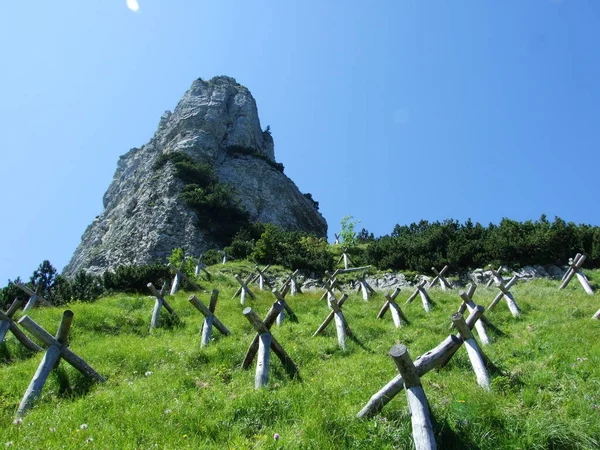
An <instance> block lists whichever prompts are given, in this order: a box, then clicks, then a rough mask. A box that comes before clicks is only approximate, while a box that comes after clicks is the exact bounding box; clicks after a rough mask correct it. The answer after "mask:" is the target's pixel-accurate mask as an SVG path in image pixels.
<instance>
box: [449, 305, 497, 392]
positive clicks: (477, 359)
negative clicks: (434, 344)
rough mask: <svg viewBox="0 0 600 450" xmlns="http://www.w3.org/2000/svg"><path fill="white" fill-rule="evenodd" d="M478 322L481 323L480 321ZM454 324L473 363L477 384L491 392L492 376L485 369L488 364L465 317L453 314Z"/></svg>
mask: <svg viewBox="0 0 600 450" xmlns="http://www.w3.org/2000/svg"><path fill="white" fill-rule="evenodd" d="M482 313H483V312H482ZM477 322H480V320H478V321H477ZM477 322H476V323H477ZM452 323H453V324H454V326H455V327H456V329H457V330H458V333H459V335H460V337H461V339H462V340H463V342H464V344H465V347H466V349H467V354H468V355H469V360H470V361H471V367H473V371H474V372H475V376H476V377H477V384H478V385H479V386H480V387H482V388H483V389H485V390H486V391H489V390H490V376H489V375H488V371H487V369H486V367H485V366H486V364H485V362H484V357H483V352H482V351H481V349H480V348H479V346H478V345H477V341H475V338H474V337H473V333H471V329H470V328H469V326H468V325H467V323H466V322H465V318H464V317H463V315H462V314H461V313H458V312H457V313H454V314H452Z"/></svg>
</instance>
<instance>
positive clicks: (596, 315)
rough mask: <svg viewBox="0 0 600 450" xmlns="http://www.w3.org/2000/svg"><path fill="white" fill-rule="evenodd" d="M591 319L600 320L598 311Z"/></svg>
mask: <svg viewBox="0 0 600 450" xmlns="http://www.w3.org/2000/svg"><path fill="white" fill-rule="evenodd" d="M592 319H600V309H599V310H598V311H596V314H594V315H593V316H592Z"/></svg>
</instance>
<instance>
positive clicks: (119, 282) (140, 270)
mask: <svg viewBox="0 0 600 450" xmlns="http://www.w3.org/2000/svg"><path fill="white" fill-rule="evenodd" d="M170 280H171V271H170V270H169V268H168V267H167V266H166V265H165V264H160V263H153V264H148V265H143V266H119V267H118V268H117V269H116V270H115V271H114V272H109V271H107V272H104V274H103V275H102V283H103V285H104V289H105V290H106V291H108V292H139V293H148V292H149V291H148V286H147V285H148V283H150V282H151V283H153V284H154V286H156V288H157V289H160V288H161V286H162V285H163V283H165V282H167V283H168V282H169V281H170Z"/></svg>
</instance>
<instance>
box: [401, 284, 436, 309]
mask: <svg viewBox="0 0 600 450" xmlns="http://www.w3.org/2000/svg"><path fill="white" fill-rule="evenodd" d="M426 284H427V282H426V281H425V280H422V281H421V282H420V283H419V284H417V287H416V289H415V291H414V292H413V293H412V294H411V296H410V297H409V298H408V300H407V301H406V304H407V305H408V304H409V303H410V302H412V301H413V300H414V299H415V298H416V297H417V295H420V296H421V301H422V302H423V309H425V312H429V311H430V310H431V307H430V306H429V302H430V301H431V299H430V298H429V295H428V294H427V291H426V290H425V285H426Z"/></svg>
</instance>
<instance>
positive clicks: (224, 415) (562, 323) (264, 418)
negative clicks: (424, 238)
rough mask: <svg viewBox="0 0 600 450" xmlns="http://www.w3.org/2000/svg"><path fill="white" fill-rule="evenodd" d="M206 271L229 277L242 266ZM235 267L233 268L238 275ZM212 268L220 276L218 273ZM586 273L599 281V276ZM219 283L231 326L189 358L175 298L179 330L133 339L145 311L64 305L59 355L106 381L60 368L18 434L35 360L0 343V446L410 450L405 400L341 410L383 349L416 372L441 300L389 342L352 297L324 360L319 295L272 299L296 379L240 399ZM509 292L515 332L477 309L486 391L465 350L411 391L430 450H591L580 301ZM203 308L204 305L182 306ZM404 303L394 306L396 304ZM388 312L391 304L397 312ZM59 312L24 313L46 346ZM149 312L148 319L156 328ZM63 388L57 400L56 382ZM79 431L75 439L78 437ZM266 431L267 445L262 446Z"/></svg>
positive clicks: (246, 382) (506, 317)
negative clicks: (342, 328) (340, 341)
mask: <svg viewBox="0 0 600 450" xmlns="http://www.w3.org/2000/svg"><path fill="white" fill-rule="evenodd" d="M235 264H237V265H235V266H234V265H232V264H230V263H227V264H225V265H224V266H221V265H220V264H219V266H214V267H211V268H209V270H211V272H212V273H214V274H215V276H214V279H215V280H221V277H220V276H219V275H218V273H219V271H220V270H227V269H232V268H234V267H235V270H240V269H241V268H242V266H240V264H241V263H235ZM246 266H248V264H247V263H246ZM221 268H224V269H221ZM588 275H589V276H590V278H591V281H592V283H594V284H596V283H598V281H600V273H599V272H594V271H592V272H590V271H588ZM236 285H237V284H236V283H235V282H231V277H230V276H229V277H227V279H226V280H225V279H223V281H216V282H215V283H214V284H212V285H210V286H208V287H209V288H210V289H212V288H217V289H219V291H220V295H219V298H220V300H219V303H218V305H217V309H216V314H217V316H218V317H219V319H220V320H222V321H223V323H224V324H225V325H226V326H227V327H228V328H229V329H230V331H231V333H232V335H231V336H229V337H224V336H222V335H220V334H219V333H218V332H216V331H213V338H212V341H211V342H210V345H209V346H208V347H206V348H200V347H199V340H200V337H199V330H200V329H201V326H202V322H203V319H204V318H203V316H202V315H201V314H199V313H198V312H197V311H196V310H195V309H193V308H191V307H190V305H189V302H188V301H187V294H183V293H182V294H178V295H176V296H173V297H169V298H168V301H169V303H170V304H171V305H172V306H173V308H174V309H175V311H176V312H177V314H178V316H179V319H180V322H179V323H178V324H175V325H172V326H169V327H164V328H159V329H157V330H154V331H153V332H152V333H149V332H148V324H149V320H150V315H151V312H152V307H153V299H151V298H148V297H147V296H145V295H144V296H138V295H127V294H119V295H115V296H112V297H109V298H104V299H101V300H99V301H97V302H95V303H79V302H73V303H70V304H69V305H68V307H69V308H70V309H72V310H73V311H74V313H75V317H74V322H73V327H72V332H71V339H70V347H71V349H72V350H73V351H74V352H76V353H77V354H79V355H80V356H82V357H83V358H85V359H86V361H87V362H88V363H89V364H90V365H92V367H94V368H95V369H96V370H98V371H99V372H100V373H101V374H102V375H104V376H106V377H107V382H106V383H105V384H95V383H94V384H89V383H86V381H85V379H83V377H81V376H80V375H79V374H78V372H76V371H75V370H73V369H72V368H71V367H70V366H68V365H66V364H65V363H64V362H63V363H61V366H60V370H61V373H59V376H57V375H55V374H53V375H52V376H51V377H50V378H49V379H48V381H47V383H46V386H45V388H44V390H43V393H42V396H41V397H40V398H39V400H38V401H37V403H36V406H35V407H34V408H33V409H32V410H31V411H30V412H29V413H28V414H27V415H26V416H25V418H24V420H23V423H22V424H20V425H13V423H12V422H13V419H14V416H13V415H14V412H15V410H16V408H17V405H18V403H19V401H20V399H21V397H22V395H23V393H24V391H25V389H26V387H27V385H28V383H29V381H30V379H31V377H32V376H33V373H34V372H35V370H36V367H37V366H38V364H39V362H40V360H41V355H40V354H36V355H32V354H30V353H28V352H26V351H22V350H21V349H20V346H19V345H18V344H17V342H16V341H15V340H14V339H13V337H12V336H11V335H9V336H8V337H7V340H6V343H5V344H4V345H3V346H0V379H1V380H2V383H0V445H2V444H6V443H8V442H12V446H13V447H14V448H49V449H54V448H65V449H71V448H72V449H75V448H78V449H79V448H82V447H90V448H94V447H96V448H124V449H137V448H215V449H222V448H240V449H245V448H253V449H281V448H289V449H297V448H303V449H338V448H356V449H361V448H382V449H392V448H411V447H412V445H413V443H412V437H411V434H412V430H411V425H410V414H409V412H408V411H407V404H406V398H405V394H404V393H402V392H401V393H399V394H398V395H397V396H396V398H394V399H393V400H392V401H391V402H390V403H389V404H388V405H387V406H386V407H385V408H384V409H383V411H382V412H381V413H380V414H379V415H377V416H376V417H374V418H372V419H366V420H359V419H357V418H356V417H355V416H356V413H357V412H358V411H359V410H360V409H361V408H362V407H363V406H364V404H365V403H366V402H367V401H368V400H369V398H370V397H371V396H372V395H373V394H374V393H375V392H376V391H378V390H379V389H380V388H381V387H383V385H385V384H386V383H387V382H388V381H389V380H391V379H392V378H393V377H394V376H395V375H396V374H397V370H396V367H395V365H394V363H393V361H392V360H390V359H389V358H388V357H387V356H386V354H387V352H388V350H389V349H390V347H391V346H392V345H394V344H395V343H397V342H401V343H403V344H405V345H407V347H408V349H409V353H410V355H411V357H412V358H413V360H414V359H416V358H417V357H418V356H419V355H421V354H423V353H425V352H426V351H428V350H430V349H431V348H433V347H435V346H436V345H437V344H439V343H440V342H441V341H442V340H443V339H444V338H445V337H446V336H447V335H448V334H449V333H450V330H449V323H450V315H451V314H452V313H453V312H455V311H456V308H457V307H458V304H459V298H458V296H457V295H456V292H442V291H441V290H438V289H432V290H431V291H430V294H431V296H432V299H433V300H434V302H435V307H434V308H433V309H432V311H431V313H429V314H426V313H425V312H424V311H423V309H422V308H421V306H420V304H419V302H413V303H411V304H409V305H406V306H403V311H404V313H405V314H406V315H407V316H408V317H409V319H410V320H411V324H410V325H409V326H407V327H404V328H401V329H395V328H394V326H393V323H392V320H391V317H389V313H388V314H387V315H386V316H385V317H384V319H383V320H377V319H376V316H377V312H378V311H379V309H380V308H381V305H382V303H383V301H384V299H383V296H382V295H378V296H375V297H374V298H373V299H372V300H371V301H369V302H364V301H362V299H361V298H360V297H359V296H357V295H356V294H353V293H351V294H350V298H349V299H348V301H347V302H346V304H345V305H344V316H345V317H346V320H347V321H348V324H349V326H350V328H351V329H352V331H353V333H354V336H355V339H349V340H348V342H347V350H346V351H342V350H340V349H339V348H338V347H337V341H336V336H335V327H334V326H333V325H331V326H330V328H328V329H327V330H326V332H325V333H324V334H323V335H321V336H318V337H312V334H313V333H314V331H315V329H316V328H317V327H318V325H319V324H320V323H321V322H322V320H323V319H324V317H325V316H326V315H327V314H328V312H329V310H328V308H327V306H326V304H325V303H323V302H319V301H318V298H319V297H320V294H321V292H314V293H310V292H308V293H306V294H304V295H300V296H296V297H290V296H288V297H287V300H288V303H289V304H290V306H291V307H292V309H293V310H294V311H295V312H296V314H297V315H298V317H299V322H298V323H291V322H288V321H286V322H284V324H283V325H282V326H281V327H273V329H272V331H273V334H274V336H275V337H276V338H277V340H278V341H279V342H280V343H281V344H282V345H283V347H284V348H285V349H286V351H287V352H288V353H289V354H290V356H291V357H292V358H293V359H294V360H295V362H296V363H297V365H298V366H299V369H300V375H301V377H302V379H301V380H290V379H289V378H288V377H287V375H286V374H285V372H284V371H283V369H282V367H281V364H280V362H279V360H278V359H277V358H276V357H275V356H273V355H272V357H271V372H270V379H269V385H268V387H267V388H266V389H264V390H261V391H255V390H254V366H253V367H252V369H251V370H249V371H244V370H242V369H241V367H240V366H241V362H242V359H243V357H244V354H245V352H246V349H247V347H248V345H249V343H250V341H251V340H252V338H253V336H254V334H255V332H254V330H253V329H252V327H251V326H250V324H249V323H248V321H247V320H246V319H245V318H244V317H243V315H242V313H241V311H242V308H243V307H242V306H241V305H239V303H238V302H237V301H230V300H229V299H230V298H231V296H232V295H233V293H234V292H235V290H236V288H237V286H236ZM557 286H558V282H551V281H548V280H540V281H535V282H530V283H520V284H517V285H516V286H515V287H514V288H513V290H512V291H513V294H514V296H515V298H516V300H517V302H518V303H519V305H520V307H521V309H522V310H523V315H522V317H521V318H520V319H514V318H513V317H512V316H511V315H510V313H509V312H508V310H507V308H506V305H505V304H504V302H502V303H500V304H499V305H498V306H497V307H496V309H494V310H493V311H491V312H488V313H487V315H488V318H489V319H490V320H491V321H492V322H493V323H494V325H495V326H496V327H497V328H498V329H499V330H501V332H502V333H501V334H500V333H494V332H490V335H491V338H492V344H491V345H489V346H486V347H484V350H485V352H486V354H487V356H488V357H489V358H490V359H491V360H492V361H493V362H494V363H495V364H496V365H497V366H498V367H499V369H500V370H499V371H498V372H496V373H492V374H491V380H492V391H491V392H485V391H483V390H481V389H479V388H478V387H477V384H476V379H475V375H474V374H473V371H472V369H471V368H470V365H469V360H468V357H467V354H466V350H465V349H464V348H460V349H459V351H458V352H457V353H456V354H455V355H454V357H453V358H452V360H451V361H450V363H449V364H448V365H447V366H446V367H445V368H443V369H440V370H436V371H432V372H429V373H428V374H426V375H424V376H423V377H422V379H421V381H422V383H423V387H424V390H425V393H426V395H427V399H428V402H429V406H430V409H431V413H432V417H433V423H434V431H435V436H436V440H437V443H438V448H440V449H475V448H478V449H484V450H486V449H490V450H497V449H499V448H527V449H557V448H563V449H567V448H568V449H593V448H597V447H598V445H599V444H600V407H599V405H600V382H598V380H600V364H599V362H600V342H599V341H598V339H597V333H598V322H597V321H594V320H592V319H590V317H591V315H592V314H593V313H594V312H595V311H596V310H597V309H598V306H599V305H598V304H596V302H595V301H594V298H595V297H589V296H587V295H586V294H585V293H584V292H583V291H582V290H581V288H580V287H579V286H577V285H576V284H575V283H573V284H572V285H569V286H568V287H567V288H566V289H565V290H563V291H559V290H558V289H557ZM254 290H255V293H256V294H257V299H256V300H252V301H250V300H249V304H248V305H246V306H251V307H252V309H254V310H255V311H256V312H257V313H258V314H259V315H260V316H261V317H264V315H265V314H266V312H267V310H268V309H269V307H270V306H271V304H272V301H273V296H272V294H271V293H270V292H267V291H265V292H260V291H258V290H256V289H254ZM495 293H496V291H495V289H486V288H483V287H481V286H480V287H478V289H477V291H476V292H475V297H474V298H475V301H476V302H477V303H480V304H483V305H488V304H489V302H491V300H492V299H493V297H494V295H495ZM196 295H197V296H198V297H199V298H200V299H201V300H202V301H203V302H205V304H208V299H209V294H203V293H197V294H196ZM408 295H409V292H408V290H406V292H404V291H403V293H401V294H400V300H402V299H403V298H404V299H405V298H406V297H407V296H408ZM400 303H403V302H400ZM63 310H64V307H63V308H38V309H35V310H33V311H32V312H31V315H32V317H33V318H34V320H36V322H38V323H39V324H40V325H42V326H43V327H44V328H45V329H46V330H47V331H48V332H50V333H55V332H56V328H57V327H58V323H59V321H60V316H61V314H62V311H63ZM166 317H167V314H166V312H163V315H162V316H161V321H163V323H165V322H164V320H166ZM67 379H68V387H66V386H65V384H64V382H65V380H67ZM83 424H85V425H86V427H82V425H83ZM275 433H277V434H278V435H279V439H278V440H275V439H274V435H275Z"/></svg>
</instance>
